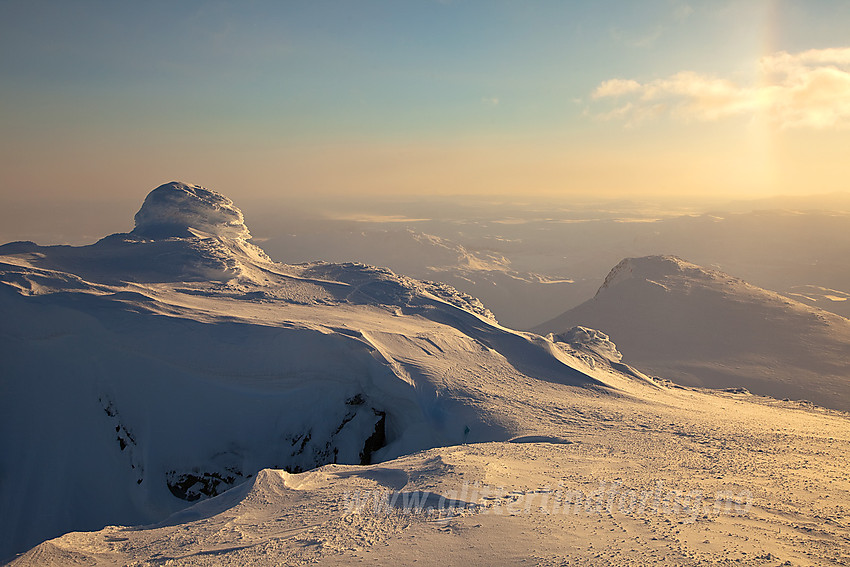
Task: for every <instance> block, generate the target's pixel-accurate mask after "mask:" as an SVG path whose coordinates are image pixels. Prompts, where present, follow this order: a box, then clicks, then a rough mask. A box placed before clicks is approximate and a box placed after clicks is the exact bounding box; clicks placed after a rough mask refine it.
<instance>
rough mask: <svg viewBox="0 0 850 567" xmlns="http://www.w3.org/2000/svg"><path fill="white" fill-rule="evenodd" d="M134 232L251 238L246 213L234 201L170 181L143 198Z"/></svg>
mask: <svg viewBox="0 0 850 567" xmlns="http://www.w3.org/2000/svg"><path fill="white" fill-rule="evenodd" d="M135 221H136V228H135V229H133V234H137V235H140V236H145V237H153V238H162V237H169V236H187V235H188V234H189V233H190V232H191V231H197V232H201V233H204V234H207V235H210V236H215V237H219V238H233V239H240V240H247V239H249V238H251V233H250V232H249V231H248V227H247V226H245V217H244V216H243V215H242V211H240V210H239V208H238V207H236V205H234V204H233V201H231V200H230V199H228V198H227V197H225V196H224V195H222V194H220V193H217V192H215V191H211V190H209V189H207V188H205V187H201V186H199V185H189V184H187V183H182V182H180V181H172V182H170V183H166V184H164V185H160V186H159V187H157V188H156V189H154V190H153V191H151V192H150V193H148V196H147V197H146V198H145V202H144V203H143V204H142V208H141V209H139V212H138V213H136V217H135Z"/></svg>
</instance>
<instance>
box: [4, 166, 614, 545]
mask: <svg viewBox="0 0 850 567" xmlns="http://www.w3.org/2000/svg"><path fill="white" fill-rule="evenodd" d="M248 236H249V232H248V230H247V228H246V227H245V225H244V221H243V218H242V215H241V213H240V212H239V210H238V209H237V208H236V207H235V206H234V205H233V203H232V202H231V201H230V200H229V199H227V198H225V197H223V196H221V195H218V194H217V193H214V192H212V191H208V190H206V189H203V188H200V187H197V186H192V185H186V184H182V183H170V184H167V185H163V186H161V187H159V188H157V189H155V190H154V191H153V192H151V194H150V195H149V196H148V198H147V199H146V200H145V202H144V204H143V206H142V208H141V210H140V211H139V213H138V214H137V215H136V228H135V229H134V230H133V231H131V232H129V233H121V234H114V235H111V236H108V237H106V238H103V239H101V240H100V241H98V242H97V243H95V244H93V245H90V246H83V247H70V246H46V247H44V246H38V245H36V244H34V243H26V242H19V243H12V244H8V245H5V246H0V309H2V313H3V318H2V322H0V337H2V341H1V342H0V361H2V362H0V364H2V391H3V395H2V396H0V447H2V451H0V471H2V474H3V475H4V476H3V478H15V479H18V480H17V481H16V482H15V483H9V482H3V483H2V485H0V508H2V510H3V511H4V513H3V514H2V518H0V534H3V540H2V545H0V557H2V556H5V555H7V554H8V553H10V552H13V551H23V550H24V549H26V548H28V547H31V546H33V545H35V544H37V543H38V542H39V541H42V540H43V539H45V538H48V537H53V536H55V535H59V534H61V533H64V532H66V531H69V530H78V529H97V528H100V527H102V526H103V525H105V524H107V523H144V522H152V521H158V520H160V519H162V518H163V517H165V516H166V515H168V514H170V513H173V512H175V511H177V510H179V509H181V508H183V507H185V506H187V505H188V503H189V502H195V501H198V500H202V499H205V498H209V497H214V496H216V495H219V494H221V493H223V492H225V491H226V490H228V489H230V488H233V487H235V486H237V485H239V484H241V483H243V482H246V481H248V480H249V479H251V478H252V475H254V474H256V472H257V471H259V470H260V469H262V468H267V467H272V468H283V469H286V470H289V471H292V472H298V471H302V470H308V469H312V468H314V467H316V466H320V465H324V464H328V463H347V464H356V465H360V464H367V463H370V462H377V461H381V460H384V459H388V458H393V457H396V456H399V455H403V454H407V453H410V452H412V451H416V450H421V449H427V448H429V447H435V446H441V445H451V444H459V443H463V442H474V441H492V440H500V439H501V440H507V439H509V438H511V437H514V436H516V435H518V434H522V433H528V431H527V426H526V425H524V424H523V418H522V417H521V416H522V415H524V413H523V411H524V410H522V408H523V407H524V406H526V405H527V404H528V403H530V402H529V401H528V400H525V401H524V400H523V398H522V396H520V397H516V396H515V395H514V394H511V393H509V392H513V391H515V390H517V388H520V387H523V388H524V387H525V386H519V384H525V383H526V382H527V381H528V380H536V381H540V383H541V384H548V386H547V387H549V388H551V387H569V388H573V389H574V391H575V395H576V396H599V395H606V394H611V395H616V396H623V395H626V394H625V393H624V391H622V390H619V388H620V387H622V386H624V385H625V386H626V387H628V386H629V384H630V382H628V381H626V382H623V379H624V378H623V376H620V375H615V374H611V373H610V369H608V370H602V369H599V368H593V367H592V366H591V365H588V364H587V363H586V362H584V361H582V360H581V359H579V358H576V357H573V356H571V355H569V354H568V353H566V352H565V351H563V350H562V349H558V348H555V347H554V346H553V345H552V343H551V342H547V341H546V340H544V339H542V338H541V337H536V336H534V335H528V334H524V333H517V332H515V331H511V330H508V329H504V328H502V327H500V326H499V325H498V324H497V323H496V321H495V320H494V319H493V316H492V314H491V313H490V312H489V311H488V310H487V309H486V308H485V307H484V306H483V305H482V304H481V302H479V301H478V300H476V299H475V298H473V297H470V296H468V295H466V294H463V293H460V292H458V291H457V290H455V289H454V288H452V287H450V286H447V285H445V284H439V283H433V282H420V281H417V280H413V279H410V278H406V277H404V276H399V275H396V274H394V273H392V272H391V271H389V270H386V269H381V268H375V267H371V266H366V265H363V264H327V263H321V262H319V263H309V264H300V265H285V264H278V263H274V262H272V261H271V260H270V259H269V258H268V256H266V255H265V254H264V253H263V251H262V250H260V249H259V248H257V247H256V246H255V245H253V244H251V243H250V242H247V241H246V240H245V239H246V238H247V237H248ZM532 433H533V431H532ZM56 471H61V474H56Z"/></svg>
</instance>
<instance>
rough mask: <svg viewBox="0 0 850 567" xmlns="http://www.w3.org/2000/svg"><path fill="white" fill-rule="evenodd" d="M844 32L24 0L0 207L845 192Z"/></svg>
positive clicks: (716, 13) (575, 13)
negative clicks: (189, 187)
mask: <svg viewBox="0 0 850 567" xmlns="http://www.w3.org/2000/svg"><path fill="white" fill-rule="evenodd" d="M848 17H850V6H848V5H847V4H846V3H841V2H819V3H809V2H799V1H780V0H765V1H758V2H684V1H680V0H658V1H654V2H642V3H640V4H629V3H622V2H594V3H588V4H586V3H561V2H535V3H511V2H497V3H490V2H461V1H458V2H453V1H441V2H416V3H395V2H384V1H370V2H363V3H357V4H351V3H337V2H311V3H308V4H279V3H270V2H256V3H251V4H249V5H245V4H243V3H234V2H216V3H214V4H213V3H206V2H185V3H180V4H179V5H174V4H171V3H146V4H143V5H139V4H124V3H120V4H116V3H100V2H75V3H73V4H68V3H62V2H52V1H44V2H29V1H28V2H20V1H7V2H3V3H2V4H0V101H2V102H0V127H2V130H3V133H4V135H3V137H2V142H0V143H2V146H0V150H2V151H0V195H1V196H2V198H3V200H4V202H6V201H9V202H12V203H14V204H15V206H16V207H17V208H16V210H17V211H19V213H20V214H23V215H25V216H26V215H28V214H29V213H27V211H29V210H30V207H29V206H28V203H39V202H43V201H46V200H54V199H55V200H58V201H62V200H81V201H92V202H95V201H107V202H109V201H122V202H127V203H130V202H135V201H137V200H138V198H139V196H141V195H144V193H145V192H146V191H148V190H149V189H150V188H151V187H155V186H157V185H159V184H161V183H165V182H167V181H170V180H173V179H177V180H182V181H186V182H189V183H198V184H201V185H204V186H207V187H210V188H212V189H214V190H216V191H220V192H222V193H224V194H227V195H230V196H231V197H232V198H234V199H235V200H237V201H238V202H246V201H248V200H251V199H256V200H260V199H279V200H281V201H285V200H288V199H297V198H299V197H301V196H314V195H325V196H328V197H329V198H330V197H332V198H337V197H339V196H349V197H350V196H359V195H368V196H380V195H385V196H399V195H400V196H422V195H468V194H481V195H492V194H499V195H508V196H514V197H517V198H529V197H541V198H546V197H556V198H564V197H569V196H577V197H587V196H598V197H602V198H639V199H640V198H645V197H652V198H655V197H658V196H668V197H676V198H687V199H696V198H699V199H714V198H718V199H725V198H759V197H765V196H770V195H776V194H799V195H805V194H815V193H829V192H833V191H838V190H844V189H845V188H846V183H845V182H844V180H845V179H847V177H848V175H850V164H848V162H847V160H846V159H845V156H844V148H845V147H846V143H847V141H848V135H850V134H848V129H847V126H848V125H849V124H850V106H848V104H847V100H848V97H849V96H850V47H847V40H846V28H845V26H844V22H846V21H847V18H848ZM59 208H60V209H61V207H59ZM37 209H38V206H35V207H34V208H33V210H37ZM56 214H57V216H59V215H61V211H57V213H56Z"/></svg>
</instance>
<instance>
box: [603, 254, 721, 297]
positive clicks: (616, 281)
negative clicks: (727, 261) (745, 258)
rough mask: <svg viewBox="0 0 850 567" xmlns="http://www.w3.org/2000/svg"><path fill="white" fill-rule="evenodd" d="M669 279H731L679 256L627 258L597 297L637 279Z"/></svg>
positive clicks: (655, 280)
mask: <svg viewBox="0 0 850 567" xmlns="http://www.w3.org/2000/svg"><path fill="white" fill-rule="evenodd" d="M668 277H683V278H688V279H697V280H712V279H718V280H719V279H723V280H728V279H729V276H728V275H726V274H723V273H721V272H716V271H714V270H709V269H706V268H703V267H702V266H698V265H697V264H693V263H691V262H688V261H686V260H682V259H681V258H679V257H677V256H671V255H657V256H644V257H642V258H625V259H623V260H622V261H621V262H620V263H619V264H617V265H616V266H614V268H613V269H612V270H611V271H610V272H609V273H608V275H607V276H606V277H605V281H604V282H603V283H602V286H601V287H600V288H599V290H598V291H597V295H598V294H600V293H604V291H605V290H608V289H611V288H613V287H615V286H617V285H620V284H621V283H623V282H625V281H627V280H631V279H636V280H642V281H649V282H653V283H656V284H658V281H659V280H661V279H664V278H668ZM658 285H661V284H658Z"/></svg>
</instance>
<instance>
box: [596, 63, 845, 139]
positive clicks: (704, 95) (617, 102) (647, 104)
mask: <svg viewBox="0 0 850 567" xmlns="http://www.w3.org/2000/svg"><path fill="white" fill-rule="evenodd" d="M759 67H760V71H761V72H760V81H759V82H758V84H751V85H741V84H738V83H736V82H734V81H731V80H729V79H724V78H721V77H714V76H710V75H704V74H700V73H696V72H692V71H682V72H680V73H676V74H674V75H671V76H669V77H666V78H663V79H656V80H653V81H648V82H644V83H641V82H639V81H635V80H632V79H619V78H617V79H610V80H607V81H604V82H602V83H601V84H599V85H598V86H597V87H596V89H595V90H594V91H593V92H592V93H591V98H592V99H593V101H594V108H593V111H592V112H590V113H591V114H592V115H594V116H596V117H597V118H600V119H603V120H622V121H625V123H626V124H627V125H629V126H635V125H637V124H639V123H641V122H643V121H645V120H649V119H652V118H656V117H659V116H664V115H668V116H670V117H672V118H674V119H677V120H683V121H703V122H711V121H717V120H722V119H724V118H729V117H733V116H743V117H752V118H755V117H761V118H764V119H766V120H768V121H769V122H771V123H773V124H775V125H777V126H778V127H780V128H816V129H827V128H847V127H850V48H830V49H812V50H809V51H804V52H802V53H796V54H790V53H786V52H779V53H774V54H771V55H768V56H765V57H763V58H762V59H761V60H760V61H759ZM604 101H612V102H613V107H612V108H610V107H609V108H608V109H606V110H601V109H599V106H600V105H602V104H604Z"/></svg>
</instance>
